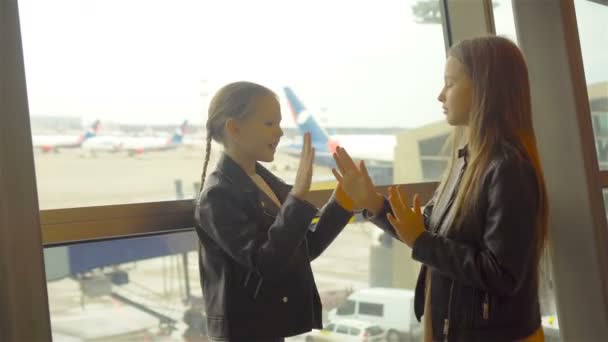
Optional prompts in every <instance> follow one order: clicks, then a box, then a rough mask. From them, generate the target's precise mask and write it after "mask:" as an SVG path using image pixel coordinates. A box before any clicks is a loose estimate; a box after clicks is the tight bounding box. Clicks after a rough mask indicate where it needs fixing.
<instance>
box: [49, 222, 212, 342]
mask: <svg viewBox="0 0 608 342" xmlns="http://www.w3.org/2000/svg"><path fill="white" fill-rule="evenodd" d="M196 241H197V238H196V234H195V233H194V232H188V233H178V234H172V235H161V236H154V237H146V238H135V239H124V240H113V241H103V242H94V243H86V244H78V245H72V246H67V247H53V248H47V249H45V251H44V258H45V267H46V275H47V281H48V284H47V289H48V296H49V310H50V314H51V324H52V333H53V341H56V342H60V341H93V340H95V341H183V340H186V339H185V338H186V337H190V338H192V339H191V341H193V340H194V337H196V336H199V337H200V336H205V334H206V323H205V321H204V310H203V307H202V296H201V295H202V291H201V288H200V280H199V279H200V278H199V272H198V251H197V248H198V244H197V242H196Z"/></svg>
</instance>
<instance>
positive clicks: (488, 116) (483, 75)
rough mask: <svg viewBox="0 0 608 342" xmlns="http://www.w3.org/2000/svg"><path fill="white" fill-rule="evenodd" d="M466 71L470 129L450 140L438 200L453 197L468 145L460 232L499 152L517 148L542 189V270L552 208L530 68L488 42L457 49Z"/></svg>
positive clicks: (511, 48) (505, 43)
mask: <svg viewBox="0 0 608 342" xmlns="http://www.w3.org/2000/svg"><path fill="white" fill-rule="evenodd" d="M448 55H449V56H451V57H454V58H456V59H457V60H458V61H459V62H460V63H462V65H463V66H464V68H465V72H466V73H467V75H468V76H469V78H470V79H471V81H472V84H473V98H472V102H471V111H470V115H469V122H468V126H467V127H456V128H454V130H453V132H452V135H451V137H450V143H451V149H452V152H451V158H450V160H449V163H448V168H447V170H446V172H445V174H444V177H443V179H442V181H441V182H440V185H439V187H438V189H437V192H436V198H435V200H436V201H437V202H439V201H445V200H446V197H447V196H450V194H449V193H447V192H448V191H446V182H447V180H448V179H450V177H451V173H452V172H455V171H454V170H453V169H454V168H453V165H454V163H455V162H456V160H457V149H459V148H461V147H462V146H463V145H465V144H466V145H467V148H468V152H469V157H468V158H469V159H468V164H467V168H466V170H465V172H464V174H463V176H462V181H461V184H460V186H459V191H458V193H457V194H456V198H455V200H454V205H453V209H452V210H453V213H454V216H453V218H452V222H451V224H450V227H454V228H455V229H460V227H461V226H462V223H463V222H464V221H465V220H466V219H468V218H471V217H474V213H475V212H476V210H477V209H478V205H479V204H480V196H481V188H482V186H483V184H482V183H481V182H480V181H479V180H480V179H482V177H483V174H484V172H485V171H486V170H487V168H488V166H489V164H490V162H491V158H492V156H493V152H495V149H496V148H497V147H498V146H501V145H504V144H508V145H510V146H513V147H514V148H515V149H516V150H517V151H518V152H519V154H520V156H521V157H522V158H525V159H526V160H528V161H529V162H530V163H531V165H532V166H533V168H534V170H535V174H536V181H537V184H538V194H537V198H538V200H539V203H538V211H537V213H536V228H537V231H536V236H535V238H536V242H537V243H536V248H535V251H534V252H535V253H534V262H535V265H536V269H538V265H539V261H540V258H541V256H542V254H543V250H544V247H545V243H546V241H547V231H548V229H547V218H548V204H547V193H546V188H545V181H544V177H543V171H542V167H541V164H540V158H539V155H538V148H537V145H536V138H535V134H534V127H533V124H532V104H531V98H530V81H529V79H528V68H527V66H526V62H525V60H524V57H523V54H522V53H521V51H520V50H519V48H518V47H517V46H516V45H515V44H514V43H513V42H511V41H510V40H508V39H506V38H503V37H497V36H488V37H480V38H474V39H468V40H464V41H461V42H459V43H458V44H456V45H454V46H453V47H452V48H451V49H450V50H449V53H448Z"/></svg>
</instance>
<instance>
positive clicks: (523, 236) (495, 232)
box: [412, 160, 538, 295]
mask: <svg viewBox="0 0 608 342" xmlns="http://www.w3.org/2000/svg"><path fill="white" fill-rule="evenodd" d="M485 179H486V182H485V184H484V187H483V190H482V191H485V200H486V206H485V208H486V209H485V210H486V211H485V215H484V218H485V225H484V227H483V230H482V243H481V244H479V246H481V247H476V246H473V245H470V244H467V243H463V242H459V241H455V240H453V239H450V238H447V237H444V236H439V235H435V234H433V233H431V232H428V231H425V232H424V233H422V235H421V236H420V237H419V238H418V239H417V240H416V241H415V243H414V247H413V249H412V257H413V258H414V259H415V260H417V261H420V262H422V263H423V264H425V265H428V266H431V267H433V268H434V269H435V270H437V271H439V272H441V273H443V274H445V275H446V276H448V277H450V278H452V279H454V280H457V281H459V282H462V283H464V284H468V285H470V286H474V287H477V288H480V289H483V290H484V291H488V292H490V293H495V294H499V295H510V294H513V293H514V292H516V291H517V290H518V289H519V287H520V286H521V284H522V281H523V279H524V277H525V276H526V272H527V270H528V267H530V265H531V263H532V255H533V252H534V248H535V245H536V241H537V239H538V237H537V211H538V184H537V182H536V176H535V173H534V169H533V168H532V166H531V165H530V164H529V163H527V162H524V161H519V160H505V161H502V162H500V163H498V164H497V165H496V167H495V168H493V170H490V171H489V172H488V175H487V176H486V177H485ZM481 198H482V199H483V198H484V196H483V195H482V196H481ZM461 229H467V228H466V227H461Z"/></svg>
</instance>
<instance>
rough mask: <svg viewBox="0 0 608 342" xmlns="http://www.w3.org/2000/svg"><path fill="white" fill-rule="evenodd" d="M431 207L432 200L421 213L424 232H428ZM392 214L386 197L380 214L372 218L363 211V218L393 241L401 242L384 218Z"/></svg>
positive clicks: (432, 204)
mask: <svg viewBox="0 0 608 342" xmlns="http://www.w3.org/2000/svg"><path fill="white" fill-rule="evenodd" d="M433 206H434V201H433V199H431V200H430V201H429V202H428V203H427V205H426V206H425V207H424V211H423V212H422V215H423V216H424V228H425V229H426V230H429V222H430V219H431V213H432V212H433ZM392 212H393V211H392V209H391V205H390V203H389V202H388V199H386V197H384V203H383V204H382V210H380V212H379V213H378V214H376V215H375V216H373V215H371V214H370V213H369V212H368V211H367V210H364V211H363V217H365V218H366V219H368V220H369V221H370V222H372V223H373V224H375V225H376V226H377V227H378V228H380V229H382V230H384V231H385V232H387V233H388V234H390V235H391V236H392V237H394V238H395V239H397V240H399V241H401V239H400V238H399V235H397V232H396V231H395V228H393V226H392V225H391V223H390V222H389V220H388V219H387V218H386V215H388V214H389V213H392Z"/></svg>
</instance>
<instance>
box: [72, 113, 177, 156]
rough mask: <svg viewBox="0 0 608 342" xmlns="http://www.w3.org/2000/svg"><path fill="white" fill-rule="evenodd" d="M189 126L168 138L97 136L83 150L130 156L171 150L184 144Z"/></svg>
mask: <svg viewBox="0 0 608 342" xmlns="http://www.w3.org/2000/svg"><path fill="white" fill-rule="evenodd" d="M187 125H188V120H186V121H184V122H183V123H182V124H181V125H180V126H179V127H178V128H177V129H176V131H175V133H174V134H173V135H171V136H170V137H168V138H164V137H120V136H97V137H95V138H92V139H89V140H87V141H86V142H85V143H83V144H82V148H83V150H84V151H87V152H90V153H96V152H121V151H126V152H127V153H128V155H129V156H135V155H139V154H142V153H146V152H151V151H165V150H171V149H174V148H177V147H178V146H180V145H181V144H182V143H183V140H184V134H185V133H186V127H187Z"/></svg>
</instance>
